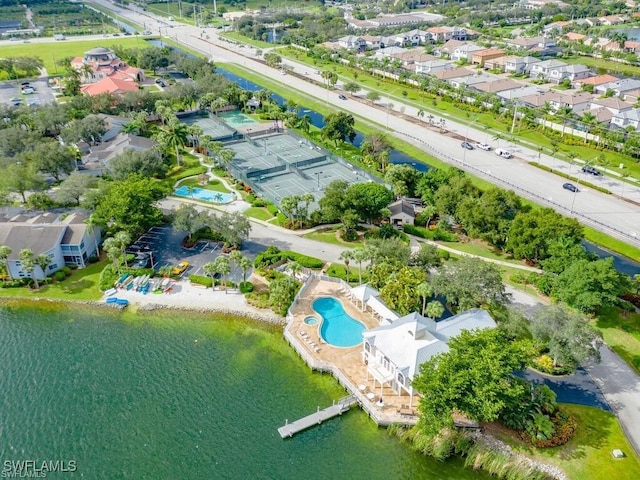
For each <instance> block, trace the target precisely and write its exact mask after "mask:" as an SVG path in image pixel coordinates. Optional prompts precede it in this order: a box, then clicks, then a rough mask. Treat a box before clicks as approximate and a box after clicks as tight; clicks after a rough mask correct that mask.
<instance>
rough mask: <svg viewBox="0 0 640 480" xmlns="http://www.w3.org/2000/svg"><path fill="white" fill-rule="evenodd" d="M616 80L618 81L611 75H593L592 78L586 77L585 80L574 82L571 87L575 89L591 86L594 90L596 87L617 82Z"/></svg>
mask: <svg viewBox="0 0 640 480" xmlns="http://www.w3.org/2000/svg"><path fill="white" fill-rule="evenodd" d="M618 80H620V79H619V78H618V77H614V76H613V75H609V74H604V75H595V76H593V77H587V78H582V79H580V80H576V81H575V82H573V86H574V87H575V88H582V87H583V86H585V85H593V86H594V88H595V87H597V86H598V85H603V84H605V83H611V82H617V81H618Z"/></svg>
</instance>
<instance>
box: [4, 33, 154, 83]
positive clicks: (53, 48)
mask: <svg viewBox="0 0 640 480" xmlns="http://www.w3.org/2000/svg"><path fill="white" fill-rule="evenodd" d="M116 46H121V47H125V48H145V47H150V46H151V45H149V43H148V42H146V41H145V40H144V38H142V37H135V36H131V37H109V38H104V39H100V40H83V41H72V40H64V41H61V42H55V43H19V44H17V45H3V46H2V56H3V57H39V58H41V59H42V61H43V62H44V68H46V69H47V72H48V73H49V75H56V74H62V73H64V69H62V68H60V67H59V66H58V65H57V64H56V63H57V62H59V61H60V60H62V59H63V58H66V57H80V56H82V55H83V54H84V52H86V51H87V50H90V49H92V48H95V47H108V48H113V47H116Z"/></svg>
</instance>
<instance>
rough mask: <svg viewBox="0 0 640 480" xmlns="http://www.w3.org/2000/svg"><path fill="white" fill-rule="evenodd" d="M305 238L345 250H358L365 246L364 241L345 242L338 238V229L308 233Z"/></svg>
mask: <svg viewBox="0 0 640 480" xmlns="http://www.w3.org/2000/svg"><path fill="white" fill-rule="evenodd" d="M304 238H309V239H311V240H317V241H319V242H325V243H331V244H333V245H338V246H339V247H345V248H356V247H361V246H362V245H363V242H362V241H358V242H345V241H344V240H342V239H341V238H339V237H338V232H337V230H336V229H329V230H320V231H317V232H311V233H307V234H306V235H304Z"/></svg>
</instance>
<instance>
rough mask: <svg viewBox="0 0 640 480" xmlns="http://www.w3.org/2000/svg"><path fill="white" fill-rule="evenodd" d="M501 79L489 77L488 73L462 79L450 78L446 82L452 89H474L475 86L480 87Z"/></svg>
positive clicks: (493, 76)
mask: <svg viewBox="0 0 640 480" xmlns="http://www.w3.org/2000/svg"><path fill="white" fill-rule="evenodd" d="M500 79H501V78H500V77H498V76H496V75H491V74H489V73H484V72H483V73H481V74H480V75H470V76H464V77H456V78H450V79H449V80H447V82H448V83H449V85H451V86H452V87H453V88H469V87H474V86H475V85H481V84H485V83H492V82H495V81H497V80H500Z"/></svg>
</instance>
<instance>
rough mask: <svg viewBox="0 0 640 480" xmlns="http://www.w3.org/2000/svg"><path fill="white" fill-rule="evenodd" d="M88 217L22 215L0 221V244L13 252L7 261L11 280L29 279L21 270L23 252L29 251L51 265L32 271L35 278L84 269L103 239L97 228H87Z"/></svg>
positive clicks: (29, 275) (27, 274)
mask: <svg viewBox="0 0 640 480" xmlns="http://www.w3.org/2000/svg"><path fill="white" fill-rule="evenodd" d="M87 218H88V215H87V214H85V213H84V212H79V211H78V212H73V213H71V214H69V215H66V216H62V215H59V214H54V213H45V214H41V215H37V216H33V215H27V214H22V215H15V216H13V217H11V218H2V219H0V245H6V246H8V247H9V248H11V250H12V253H11V254H10V255H9V257H8V258H7V260H6V263H7V270H8V273H9V276H10V277H11V278H13V279H18V278H30V277H31V273H29V272H26V271H24V270H23V269H22V265H21V262H20V250H22V249H30V250H32V251H33V253H34V255H35V256H38V255H41V254H44V255H47V256H48V257H49V258H50V260H51V263H50V264H49V266H48V267H47V268H46V269H45V271H43V270H42V269H41V268H40V267H36V268H35V270H34V275H35V276H36V277H37V278H39V279H42V278H44V277H46V276H47V275H50V274H51V273H53V272H55V271H57V270H60V269H61V268H63V267H64V266H65V265H76V266H79V267H84V266H86V264H87V261H88V260H89V258H90V257H92V256H93V255H95V254H96V248H97V245H99V244H100V242H101V239H102V237H101V230H100V228H99V227H95V228H89V226H88V225H87V224H86V223H84V222H85V220H86V219H87Z"/></svg>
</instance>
